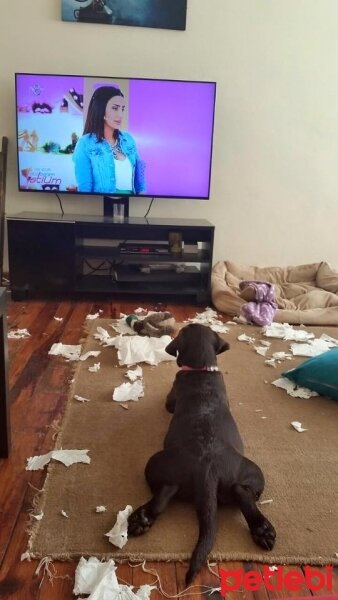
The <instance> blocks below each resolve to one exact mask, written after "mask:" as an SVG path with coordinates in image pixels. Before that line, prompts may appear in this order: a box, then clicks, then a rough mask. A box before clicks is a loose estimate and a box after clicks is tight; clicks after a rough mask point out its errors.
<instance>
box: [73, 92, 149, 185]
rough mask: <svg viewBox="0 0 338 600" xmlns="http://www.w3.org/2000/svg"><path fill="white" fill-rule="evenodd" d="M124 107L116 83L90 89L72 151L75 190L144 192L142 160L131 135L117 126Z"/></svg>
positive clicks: (122, 97) (121, 119) (122, 98)
mask: <svg viewBox="0 0 338 600" xmlns="http://www.w3.org/2000/svg"><path fill="white" fill-rule="evenodd" d="M124 110H125V100H124V95H123V93H122V91H121V90H120V88H118V87H117V86H108V85H107V86H101V87H99V88H97V89H96V90H95V92H94V93H93V95H92V97H91V99H90V102H89V106H88V112H87V118H86V122H85V126H84V131H83V136H82V137H81V138H80V139H79V140H78V142H77V144H76V147H75V151H74V154H73V160H74V164H75V176H76V181H77V186H78V191H79V192H88V193H90V192H92V193H102V194H107V193H111V194H118V195H122V194H125V195H130V194H141V193H142V192H145V176H144V171H145V164H144V162H143V161H142V160H141V159H140V157H139V154H138V151H137V148H136V143H135V140H134V138H133V137H132V135H131V134H130V133H129V132H127V131H122V130H121V126H122V121H123V113H124Z"/></svg>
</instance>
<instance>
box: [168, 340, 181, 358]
mask: <svg viewBox="0 0 338 600" xmlns="http://www.w3.org/2000/svg"><path fill="white" fill-rule="evenodd" d="M165 351H166V352H167V353H168V354H170V355H171V356H175V357H176V356H177V352H178V343H177V337H176V338H174V339H173V340H172V341H171V342H170V343H169V344H168V346H166V347H165Z"/></svg>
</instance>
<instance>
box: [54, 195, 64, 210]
mask: <svg viewBox="0 0 338 600" xmlns="http://www.w3.org/2000/svg"><path fill="white" fill-rule="evenodd" d="M55 194H56V197H57V199H58V201H59V204H60V208H61V214H62V215H64V214H65V211H64V210H63V206H62V202H61V198H60V196H59V194H57V193H56V192H55Z"/></svg>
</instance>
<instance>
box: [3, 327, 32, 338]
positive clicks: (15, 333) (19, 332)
mask: <svg viewBox="0 0 338 600" xmlns="http://www.w3.org/2000/svg"><path fill="white" fill-rule="evenodd" d="M7 337H8V339H9V340H21V339H22V338H28V337H30V333H29V331H28V330H27V329H12V330H11V331H9V332H8V334H7Z"/></svg>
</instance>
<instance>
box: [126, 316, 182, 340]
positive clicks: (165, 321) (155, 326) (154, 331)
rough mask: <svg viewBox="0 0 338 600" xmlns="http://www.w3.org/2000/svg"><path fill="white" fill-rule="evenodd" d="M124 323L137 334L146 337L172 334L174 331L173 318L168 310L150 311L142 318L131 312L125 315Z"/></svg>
mask: <svg viewBox="0 0 338 600" xmlns="http://www.w3.org/2000/svg"><path fill="white" fill-rule="evenodd" d="M126 323H127V325H129V327H131V328H132V329H133V330H134V331H135V333H137V334H138V335H147V336H148V337H161V336H162V335H172V334H173V333H174V332H175V319H174V317H173V315H172V314H171V313H170V312H169V311H165V312H156V313H152V314H151V315H148V316H147V317H144V318H143V319H139V317H138V316H137V315H134V314H131V315H128V316H127V318H126Z"/></svg>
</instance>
